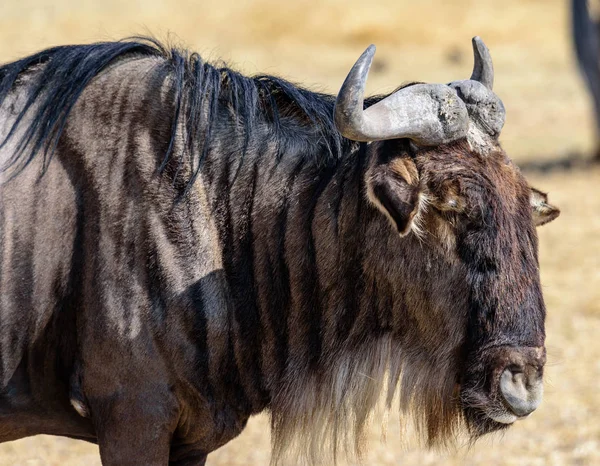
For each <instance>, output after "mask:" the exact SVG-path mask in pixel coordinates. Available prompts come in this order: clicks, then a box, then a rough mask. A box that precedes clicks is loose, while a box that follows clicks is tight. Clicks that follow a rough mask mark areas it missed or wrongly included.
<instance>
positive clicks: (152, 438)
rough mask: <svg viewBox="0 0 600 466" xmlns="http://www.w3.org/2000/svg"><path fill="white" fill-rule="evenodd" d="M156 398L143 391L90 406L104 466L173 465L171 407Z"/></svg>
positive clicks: (92, 403)
mask: <svg viewBox="0 0 600 466" xmlns="http://www.w3.org/2000/svg"><path fill="white" fill-rule="evenodd" d="M154 395H155V394H149V393H147V392H146V393H144V392H140V393H136V394H134V395H133V396H122V395H119V396H117V397H116V398H113V399H111V400H102V401H96V402H91V403H90V408H91V413H92V419H93V421H94V424H95V426H96V432H97V435H98V446H99V447H100V458H101V460H102V465H103V466H167V465H168V464H169V451H170V441H171V436H172V432H173V422H172V421H171V419H170V418H171V416H169V415H166V414H168V412H169V411H170V409H169V407H168V406H165V404H164V401H163V400H157V399H155V396H154ZM190 464H191V463H190ZM201 464H204V463H201Z"/></svg>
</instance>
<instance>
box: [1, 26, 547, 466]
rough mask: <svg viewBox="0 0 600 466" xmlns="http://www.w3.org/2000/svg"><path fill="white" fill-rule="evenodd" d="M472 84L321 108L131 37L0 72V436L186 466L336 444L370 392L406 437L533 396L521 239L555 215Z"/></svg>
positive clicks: (487, 74)
mask: <svg viewBox="0 0 600 466" xmlns="http://www.w3.org/2000/svg"><path fill="white" fill-rule="evenodd" d="M473 49H474V55H475V66H474V70H473V74H472V76H471V79H468V80H463V81H454V82H452V83H450V84H423V83H412V84H409V85H405V86H404V87H401V88H400V89H398V90H397V91H396V92H393V93H392V94H390V95H387V96H379V97H373V98H369V99H366V100H365V99H364V88H365V82H366V79H367V74H368V71H369V67H370V65H371V62H372V60H373V55H374V52H375V48H374V47H373V46H371V47H369V48H368V49H367V50H366V51H365V52H364V54H363V55H362V56H361V57H360V58H359V60H358V61H357V63H356V64H355V65H354V67H353V68H352V69H351V71H350V73H349V75H348V77H347V78H346V80H345V82H344V84H343V86H342V88H341V90H340V92H339V94H338V95H337V96H336V97H334V96H330V95H325V94H318V93H314V92H310V91H308V90H305V89H303V88H301V87H298V86H295V85H292V84H290V83H289V82H287V81H285V80H282V79H280V78H276V77H273V76H256V77H253V78H248V77H245V76H242V75H240V74H238V73H237V72H235V71H232V70H231V69H229V68H227V67H220V68H219V67H215V66H213V65H211V64H208V63H205V62H204V61H203V60H202V59H201V58H200V57H199V56H198V55H196V54H187V53H185V52H182V51H178V50H166V49H165V48H163V47H162V46H160V45H159V44H157V43H154V42H151V41H143V40H140V39H136V40H130V41H123V42H115V43H112V42H110V43H97V44H92V45H79V46H65V47H56V48H52V49H49V50H46V51H43V52H40V53H38V54H36V55H33V56H31V57H27V58H24V59H22V60H19V61H16V62H14V63H10V64H7V65H5V66H3V67H2V68H0V102H1V106H0V132H1V134H0V140H2V141H3V143H2V146H1V149H0V162H1V164H2V180H1V181H2V184H1V191H0V193H1V208H0V235H1V236H0V241H1V256H0V296H1V298H0V299H1V301H0V302H1V308H0V345H1V346H0V348H1V349H0V361H1V366H0V375H1V379H0V387H1V392H0V440H2V441H8V440H13V439H17V438H20V437H24V436H29V435H35V434H41V433H44V434H53V435H62V436H68V437H72V438H76V439H84V440H88V441H92V442H97V443H98V444H99V446H100V454H101V458H102V462H103V464H105V465H124V464H127V465H164V464H167V463H170V464H177V465H184V464H185V465H192V464H194V465H196V464H204V462H205V460H206V456H207V454H208V453H209V452H211V451H214V450H215V449H216V448H218V447H219V446H221V445H223V444H224V443H226V442H228V441H229V440H230V439H232V438H233V437H235V436H236V435H238V434H239V433H240V431H241V430H242V429H243V428H244V426H245V424H246V422H247V420H248V418H249V416H251V415H253V414H256V413H259V412H261V411H265V410H267V411H269V412H270V414H271V419H272V435H273V447H274V448H273V461H274V462H277V461H278V460H280V459H281V458H282V457H283V454H284V452H285V451H286V449H289V448H293V447H297V448H298V449H299V450H300V451H301V453H302V456H301V458H304V459H305V460H307V461H310V462H313V463H325V462H327V460H326V458H328V456H327V455H328V454H330V453H331V454H333V455H335V454H336V453H337V452H338V450H340V449H344V448H347V449H349V450H354V449H355V448H356V449H360V446H361V443H362V433H363V430H364V426H365V422H366V421H367V419H368V418H369V415H370V413H371V412H372V410H373V408H374V406H375V404H376V402H377V400H378V399H379V397H380V395H382V393H383V392H384V391H386V393H387V398H388V404H390V405H391V403H392V398H393V395H394V393H395V392H399V393H400V410H401V411H402V412H403V413H412V415H413V416H414V418H415V421H416V425H417V428H418V431H419V432H420V433H421V434H422V436H423V437H424V438H425V439H426V440H427V441H428V442H429V444H431V445H435V444H440V443H445V442H446V441H448V440H449V439H451V438H452V437H453V436H454V435H455V433H456V432H458V431H459V429H460V427H461V426H462V425H465V426H466V428H467V430H468V432H470V434H471V435H472V437H473V438H477V437H478V436H480V435H482V434H485V433H488V432H493V431H497V430H500V429H502V428H505V427H507V426H508V425H510V424H512V423H513V422H514V421H515V420H517V419H518V418H521V417H524V416H527V415H528V414H529V413H530V412H532V411H533V410H534V409H535V408H536V407H537V406H538V405H539V403H540V401H541V398H542V371H543V367H544V363H545V358H546V356H545V349H544V339H545V334H544V319H545V308H544V302H543V298H542V292H541V288H540V278H539V270H538V268H539V263H538V256H537V254H538V253H537V250H538V244H537V241H538V240H537V235H536V229H535V227H536V225H541V224H543V223H546V222H547V221H550V220H552V219H553V218H555V217H556V216H557V215H558V209H556V208H555V207H553V206H551V205H550V204H548V201H547V197H546V195H545V194H544V193H542V192H540V191H538V190H532V189H531V188H530V187H529V185H528V184H527V182H526V180H525V179H524V177H523V176H522V174H521V173H520V171H519V169H518V167H517V166H516V165H515V164H513V163H512V162H511V160H510V159H509V158H508V157H507V155H506V154H505V152H504V151H503V150H502V148H501V147H500V145H499V143H498V136H499V134H500V131H501V129H502V126H503V124H504V115H505V114H504V107H503V104H502V102H501V100H500V99H499V98H498V96H496V95H495V94H494V93H493V91H492V84H493V69H492V62H491V58H490V55H489V52H488V50H487V48H486V47H485V45H484V44H483V42H482V41H481V40H480V39H479V38H475V39H474V40H473Z"/></svg>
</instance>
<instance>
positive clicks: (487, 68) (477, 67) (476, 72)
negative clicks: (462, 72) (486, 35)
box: [471, 36, 494, 91]
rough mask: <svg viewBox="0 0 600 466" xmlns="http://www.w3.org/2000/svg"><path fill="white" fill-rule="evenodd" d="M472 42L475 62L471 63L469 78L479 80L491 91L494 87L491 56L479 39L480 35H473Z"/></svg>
mask: <svg viewBox="0 0 600 466" xmlns="http://www.w3.org/2000/svg"><path fill="white" fill-rule="evenodd" d="M472 43H473V56H474V60H475V63H474V64H473V73H472V74H471V79H472V80H473V81H479V82H480V83H481V84H483V85H484V86H485V87H487V88H488V89H489V90H490V91H491V90H492V88H493V87H494V65H493V63H492V56H491V55H490V51H489V50H488V48H487V47H486V45H485V44H484V43H483V41H482V40H481V37H479V36H475V37H473V40H472Z"/></svg>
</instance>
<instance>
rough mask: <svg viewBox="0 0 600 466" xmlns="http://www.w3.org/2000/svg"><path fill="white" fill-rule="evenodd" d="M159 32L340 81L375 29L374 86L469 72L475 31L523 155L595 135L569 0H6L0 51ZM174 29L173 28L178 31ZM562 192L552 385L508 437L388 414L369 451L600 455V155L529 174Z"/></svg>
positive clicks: (23, 449) (266, 68)
mask: <svg viewBox="0 0 600 466" xmlns="http://www.w3.org/2000/svg"><path fill="white" fill-rule="evenodd" d="M150 31H151V32H152V33H154V34H155V35H157V36H158V37H161V38H165V37H170V38H171V40H173V41H174V42H177V43H182V44H184V45H186V46H188V47H190V48H193V49H195V50H197V51H199V52H201V53H202V54H203V55H204V56H206V57H212V58H219V57H222V58H224V59H226V60H227V61H229V62H230V63H233V64H235V65H236V66H237V67H238V68H240V69H242V70H244V71H246V72H249V73H254V72H258V71H262V72H268V73H272V74H279V75H283V76H285V77H288V78H291V79H292V80H295V81H298V82H302V83H305V84H307V85H311V84H315V83H318V84H319V86H314V87H315V88H320V89H323V88H324V89H326V90H329V91H331V92H335V91H337V89H338V87H339V85H340V84H341V82H342V80H343V78H344V76H345V74H346V72H347V71H348V69H349V67H350V65H351V64H352V63H353V61H354V60H355V59H356V57H358V55H359V54H360V52H361V51H362V50H363V49H364V47H366V45H368V44H369V43H371V42H374V43H376V44H377V45H378V47H379V50H378V53H377V56H376V61H377V63H378V64H379V65H377V69H376V71H377V72H374V73H372V76H371V79H370V82H369V90H370V92H372V93H374V92H380V91H386V90H391V89H393V88H394V87H396V86H397V85H398V84H400V83H401V82H403V81H409V80H424V81H438V82H448V81H450V80H453V79H460V78H466V77H468V76H469V74H470V66H471V52H470V38H471V36H473V35H476V34H479V35H481V36H482V37H483V38H484V40H485V41H486V42H487V44H488V45H489V47H490V48H491V50H492V55H493V57H494V59H495V63H496V76H497V79H496V83H497V85H496V90H497V92H498V93H499V94H500V96H501V97H502V98H503V100H504V102H505V105H506V107H507V110H508V121H507V124H506V126H505V129H504V132H503V135H502V140H503V143H504V146H505V147H506V148H507V150H508V151H509V152H510V153H511V154H512V156H513V158H514V159H516V160H517V161H521V162H523V161H526V160H528V159H545V158H551V157H560V156H563V155H565V154H566V153H569V152H571V151H576V152H581V151H589V150H590V148H591V146H592V143H593V137H592V136H593V132H592V129H593V125H592V122H591V120H590V115H589V103H588V101H587V98H586V95H585V93H584V91H583V89H582V87H581V84H580V81H579V79H578V76H577V74H576V70H575V67H574V64H573V58H572V54H571V45H570V42H569V36H568V11H567V2H566V1H564V0H562V1H558V0H504V1H502V2H499V1H496V0H462V1H460V2H459V1H454V2H448V1H442V0H439V1H434V0H424V1H420V2H416V1H412V0H402V1H401V0H384V1H379V2H375V1H372V2H366V1H361V2H359V1H357V0H337V1H330V2H325V1H319V2H310V1H306V0H305V1H302V0H296V1H287V2H283V1H275V0H257V1H254V2H250V1H241V0H219V1H218V2H200V1H198V0H196V1H187V0H180V1H174V0H173V1H168V0H144V1H142V0H139V1H131V2H129V3H128V4H127V5H124V4H123V2H122V1H121V0H104V1H102V2H100V1H96V2H94V1H92V0H78V1H75V0H71V1H70V0H54V1H53V2H50V1H43V0H4V1H3V2H2V3H1V4H0V61H6V60H9V59H14V58H17V57H19V56H21V55H23V54H25V53H29V52H33V51H35V50H37V49H39V48H42V47H45V46H48V45H51V44H59V43H73V42H89V41H94V40H103V39H112V38H120V37H122V36H127V35H131V34H134V33H140V32H141V33H144V32H150ZM171 32H173V33H176V34H177V36H173V35H170V33H171ZM531 180H532V182H533V183H534V184H535V185H536V186H538V187H540V188H541V189H544V190H548V191H550V193H551V194H550V196H551V200H552V201H555V202H556V203H557V204H559V205H560V207H561V208H562V211H563V214H562V216H561V217H560V219H559V220H558V221H557V222H556V223H553V224H552V225H550V226H547V227H544V228H543V229H542V230H541V232H540V235H541V243H542V246H541V261H542V279H543V283H544V286H545V295H546V301H547V305H548V312H549V317H548V328H547V330H548V332H547V333H548V350H549V367H548V369H547V387H546V393H547V395H546V399H545V402H544V404H543V405H542V406H541V407H540V409H539V410H538V411H537V412H536V413H534V414H533V415H532V416H531V417H530V418H529V419H527V420H526V421H523V422H520V423H518V424H517V425H516V426H514V427H513V428H512V429H510V431H509V432H508V433H507V434H505V435H504V436H503V437H502V438H500V437H495V438H492V439H488V440H484V441H482V442H480V443H478V444H477V445H476V446H474V447H473V448H470V449H467V448H461V449H460V450H459V451H458V452H453V453H445V454H439V453H431V452H425V451H422V450H419V449H417V448H411V447H401V446H400V434H399V425H398V422H397V420H396V423H394V421H393V420H392V421H391V422H390V426H389V430H388V441H387V445H383V444H381V443H380V442H379V438H380V430H379V429H378V428H374V429H373V430H372V434H371V437H372V440H373V441H372V448H371V451H370V453H369V455H368V457H367V458H366V461H365V464H370V465H392V464H399V463H402V464H404V465H411V464H415V465H416V464H420V465H430V464H447V465H459V464H460V465H474V464H485V465H513V464H514V465H516V464H519V465H520V464H525V465H562V464H581V465H591V464H600V422H598V419H600V391H598V389H597V388H596V385H597V383H598V380H599V379H600V363H599V362H598V360H599V357H598V356H599V353H600V340H599V336H600V267H599V266H600V264H599V251H600V215H598V213H599V212H600V188H599V186H600V169H594V170H587V171H583V170H579V171H574V172H560V173H555V174H551V175H547V176H540V175H536V176H531ZM268 459H269V435H268V423H267V420H266V418H265V417H257V418H255V419H253V420H251V422H250V423H249V426H248V428H247V429H246V431H245V432H244V433H243V434H242V435H241V436H240V437H239V438H238V439H236V440H234V441H233V442H231V443H230V444H228V445H227V446H225V447H224V448H222V449H221V450H219V451H217V452H215V453H214V454H212V455H211V456H210V457H209V464H210V465H213V466H215V465H232V466H233V465H248V464H267V463H268ZM16 464H20V465H61V466H70V465H82V464H85V465H98V464H100V462H99V458H98V455H97V448H96V447H95V446H92V445H87V444H85V443H82V442H76V441H71V440H67V439H61V438H52V437H43V436H42V437H37V438H30V439H24V440H21V441H18V442H13V443H8V444H4V445H1V446H0V466H4V465H16Z"/></svg>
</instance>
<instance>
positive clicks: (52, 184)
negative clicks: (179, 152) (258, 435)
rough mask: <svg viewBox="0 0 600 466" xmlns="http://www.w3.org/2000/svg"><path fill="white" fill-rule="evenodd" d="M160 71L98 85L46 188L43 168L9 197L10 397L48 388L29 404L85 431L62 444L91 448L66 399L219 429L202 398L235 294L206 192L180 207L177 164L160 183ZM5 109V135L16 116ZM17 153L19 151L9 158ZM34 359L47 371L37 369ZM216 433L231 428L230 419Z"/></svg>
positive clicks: (31, 170) (163, 91)
mask: <svg viewBox="0 0 600 466" xmlns="http://www.w3.org/2000/svg"><path fill="white" fill-rule="evenodd" d="M157 60H158V59H155V58H144V59H133V60H130V61H127V62H121V63H117V64H115V65H113V66H111V68H110V69H109V70H107V71H105V72H103V73H102V74H101V75H100V76H98V77H97V78H96V79H95V80H94V81H93V82H92V83H91V84H90V85H89V86H88V87H87V88H86V90H85V91H84V93H83V94H82V96H81V97H80V98H79V100H78V102H77V104H76V106H75V107H74V109H73V111H72V113H71V115H70V117H69V120H68V124H67V126H66V128H65V131H64V133H63V135H62V137H61V139H60V141H59V144H58V147H57V150H56V152H55V154H54V158H53V159H52V163H50V164H49V165H48V168H47V172H46V173H45V175H44V176H43V177H40V173H41V169H42V164H43V157H42V156H41V155H40V156H37V157H36V158H34V159H33V161H32V162H31V163H30V164H29V165H28V166H27V168H26V169H25V170H24V171H23V172H22V173H20V174H18V176H16V178H15V179H14V180H12V181H8V182H6V183H5V184H3V185H2V186H1V187H0V193H1V196H2V202H1V205H0V209H1V210H0V216H1V217H0V222H1V225H0V232H1V233H0V234H1V236H0V238H1V240H0V241H1V243H0V247H1V248H0V250H1V267H2V268H1V272H0V273H1V276H0V280H1V282H0V283H1V288H0V295H1V296H2V301H1V302H2V307H1V308H0V317H1V333H0V340H1V344H2V346H1V354H0V356H1V361H2V386H5V385H6V383H7V382H9V379H10V378H11V376H12V375H13V373H14V371H15V369H16V368H17V366H18V365H19V364H23V365H24V366H27V373H28V374H33V376H34V377H35V378H36V379H39V380H29V381H28V383H29V384H30V385H31V386H32V387H35V391H37V392H39V393H36V394H34V395H32V396H31V399H32V400H34V402H36V403H39V404H44V406H46V403H48V405H50V404H52V403H54V404H56V405H57V412H59V411H60V410H61V409H65V410H68V412H69V414H68V415H67V417H69V418H71V415H73V416H75V417H76V419H77V420H75V419H73V420H72V422H71V423H72V425H73V426H74V427H72V428H71V431H68V432H65V431H64V427H61V429H63V430H62V431H61V432H58V433H63V434H69V435H76V436H89V431H90V426H89V424H83V420H82V418H80V417H79V416H78V415H77V414H75V411H74V410H73V409H72V408H71V407H70V406H69V398H75V399H76V400H79V398H78V397H81V400H80V401H81V402H82V404H83V405H84V406H86V407H87V406H90V405H91V406H96V407H98V406H101V405H102V403H103V400H105V399H110V398H114V396H117V395H118V396H121V395H123V393H124V391H123V390H124V389H123V387H127V389H126V391H135V392H136V399H138V400H140V401H139V402H140V403H142V404H144V405H145V406H138V407H137V409H144V408H145V407H150V406H152V407H156V406H160V407H161V409H162V412H160V410H159V412H157V416H161V417H162V418H164V417H167V418H172V419H173V422H180V423H186V422H187V417H186V412H187V411H188V409H187V406H188V405H189V404H193V405H194V406H193V409H192V408H191V407H190V409H189V412H192V411H195V415H199V414H200V415H201V416H202V418H203V419H205V420H207V421H208V420H209V419H210V418H211V416H210V414H209V413H206V415H202V411H203V409H205V403H204V399H205V398H206V397H207V396H210V394H208V393H206V390H201V391H200V392H199V391H197V388H198V387H209V386H210V384H208V383H206V378H208V377H209V374H210V373H211V372H213V373H214V372H217V371H219V364H220V363H221V361H222V359H223V358H224V357H225V352H226V351H227V348H226V345H225V344H224V343H223V345H222V348H220V343H219V342H224V341H226V339H227V333H228V331H229V327H228V323H227V316H226V312H225V310H226V308H227V305H226V304H225V303H226V301H227V300H226V298H227V296H226V292H227V291H226V286H225V284H224V278H223V276H222V275H221V271H220V269H221V263H220V250H219V247H218V243H217V237H216V232H215V230H214V227H213V226H212V222H211V219H210V216H209V215H208V209H207V206H206V199H205V197H204V194H203V191H202V188H201V186H202V183H201V182H200V183H197V185H198V187H197V188H195V189H194V190H193V191H191V192H189V193H188V195H187V196H186V197H185V199H184V200H183V201H181V202H178V203H176V202H174V201H175V199H176V198H177V194H178V193H179V192H180V188H181V186H178V185H177V182H176V181H175V182H174V181H173V179H175V176H174V174H175V172H176V171H177V169H178V159H177V158H176V157H172V160H170V162H169V164H168V165H167V166H166V167H165V170H163V171H162V172H160V171H159V170H158V167H159V166H160V165H161V163H162V161H163V157H164V156H165V154H166V153H167V150H168V143H169V140H170V134H171V129H172V128H171V126H172V115H173V108H172V107H173V103H172V98H170V96H169V92H170V90H169V81H168V79H167V81H164V78H165V74H164V71H161V69H160V66H157V65H158V64H159V62H158V61H157ZM165 83H166V84H165ZM167 102H171V103H167ZM7 104H8V105H4V106H3V109H2V116H1V117H0V121H1V122H2V128H3V130H4V131H6V128H8V127H9V126H10V124H11V123H10V120H11V118H13V117H12V116H11V115H12V114H14V110H12V111H11V109H10V99H9V102H7ZM15 140H18V138H17V139H15ZM11 141H12V140H11ZM13 152H14V143H12V142H11V143H9V144H8V145H7V146H6V147H5V148H3V149H2V151H0V158H2V160H3V161H5V160H7V157H10V156H11V155H12V153H13ZM186 169H189V168H188V167H186V166H183V167H182V170H186ZM184 175H185V173H184ZM184 178H185V176H183V177H182V179H184ZM209 291H210V292H209ZM206 296H210V300H208V301H207V298H206ZM207 314H208V315H211V318H210V319H209V322H208V324H207V320H206V319H205V318H204V316H206V315H207ZM209 334H210V335H209ZM209 336H210V338H208V337H209ZM207 340H210V341H211V344H212V345H213V347H212V348H211V352H212V356H213V357H212V359H211V361H212V364H213V365H212V366H211V367H209V362H208V357H207V349H206V341H207ZM33 348H38V349H36V350H35V351H36V354H37V355H38V356H39V360H38V361H32V360H30V359H29V356H28V355H30V354H33V352H34V350H33ZM80 369H81V370H80ZM18 372H19V371H17V373H18ZM81 374H83V377H82V378H80V376H81ZM191 374H195V375H191ZM17 375H18V374H17ZM16 377H17V376H15V377H13V379H15V380H16ZM181 380H186V383H185V384H183V385H186V386H187V388H186V390H187V393H186V394H185V396H183V395H181V394H180V393H178V390H179V388H178V387H180V386H181V384H179V382H181ZM11 383H13V382H11ZM42 387H43V388H42ZM173 387H176V388H175V389H174V388H173ZM18 388H19V389H20V388H21V387H18ZM51 392H52V393H51ZM82 394H84V395H82ZM180 395H181V396H180ZM52 400H54V401H52ZM182 400H185V402H183V405H182ZM1 401H2V400H0V402H1ZM0 408H2V406H0ZM215 408H217V409H221V408H219V407H215ZM86 409H87V408H86ZM153 409H155V408H153ZM83 411H85V409H84V410H83ZM83 414H86V413H85V412H84V413H83ZM80 420H81V421H80ZM35 422H38V424H39V419H38V420H36V421H35ZM95 422H101V419H100V420H99V419H98V418H97V417H96V418H95ZM161 422H162V420H161ZM215 422H219V423H221V424H223V423H224V424H228V422H229V421H227V415H226V414H225V415H223V414H221V415H220V419H219V420H218V421H215ZM232 422H233V421H232ZM234 423H235V422H234ZM31 424H32V425H34V422H33V421H32V423H31ZM208 424H209V423H206V424H205V425H204V426H201V427H205V428H206V431H207V432H210V431H213V432H214V431H217V432H221V433H224V434H225V435H226V436H227V435H229V434H227V433H226V432H223V430H224V429H225V430H227V425H220V426H219V428H218V429H214V428H213V427H210V426H209V425H208ZM63 426H64V423H63ZM237 428H238V426H235V428H234V430H236V429H237ZM38 429H41V430H42V431H45V432H47V433H57V432H55V431H52V428H51V427H46V428H45V427H44V426H43V425H42V426H41V427H38ZM29 433H30V434H31V433H39V432H29ZM203 435H204V433H203V432H198V433H195V434H194V435H193V437H194V438H193V439H191V440H194V441H196V440H197V441H200V440H206V439H202V438H201V437H202V436H203ZM0 437H2V435H1V432H0ZM207 441H209V442H211V443H213V442H217V443H220V441H219V440H216V439H208V440H207Z"/></svg>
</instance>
